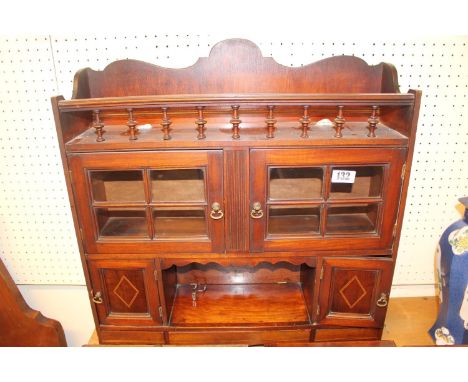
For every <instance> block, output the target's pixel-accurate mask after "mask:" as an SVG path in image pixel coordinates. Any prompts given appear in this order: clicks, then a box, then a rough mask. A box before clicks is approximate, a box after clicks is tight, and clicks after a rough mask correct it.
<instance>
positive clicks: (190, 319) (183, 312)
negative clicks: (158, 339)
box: [170, 283, 310, 327]
mask: <svg viewBox="0 0 468 382" xmlns="http://www.w3.org/2000/svg"><path fill="white" fill-rule="evenodd" d="M170 323H171V325H174V326H197V327H200V326H216V325H223V326H236V325H239V326H245V325H247V326H248V325H250V326H253V325H259V326H261V325H282V324H285V325H286V324H287V325H302V324H304V325H305V324H309V323H310V321H309V315H308V311H307V307H306V303H305V300H304V295H303V293H302V286H301V283H266V284H230V285H216V284H210V285H208V286H207V289H206V291H205V292H201V293H197V300H196V305H195V306H194V303H193V301H192V286H191V285H179V286H178V287H177V294H176V297H175V301H174V307H173V310H172V315H171V318H170Z"/></svg>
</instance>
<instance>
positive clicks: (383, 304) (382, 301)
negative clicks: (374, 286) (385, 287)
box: [377, 293, 388, 308]
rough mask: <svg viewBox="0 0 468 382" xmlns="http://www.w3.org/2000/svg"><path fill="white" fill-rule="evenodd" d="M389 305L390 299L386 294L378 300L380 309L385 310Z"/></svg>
mask: <svg viewBox="0 0 468 382" xmlns="http://www.w3.org/2000/svg"><path fill="white" fill-rule="evenodd" d="M387 305H388V298H387V295H386V294H385V293H382V294H381V295H380V298H379V299H378V300H377V306H378V307H380V308H385V307H386V306H387Z"/></svg>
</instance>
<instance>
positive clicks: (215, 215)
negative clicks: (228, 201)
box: [210, 202, 224, 220]
mask: <svg viewBox="0 0 468 382" xmlns="http://www.w3.org/2000/svg"><path fill="white" fill-rule="evenodd" d="M223 216H224V212H223V210H222V209H221V205H220V204H219V203H218V202H214V203H213V204H212V205H211V212H210V217H211V219H214V220H219V219H221V218H222V217H223Z"/></svg>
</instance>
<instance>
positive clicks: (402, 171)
mask: <svg viewBox="0 0 468 382" xmlns="http://www.w3.org/2000/svg"><path fill="white" fill-rule="evenodd" d="M405 176H406V162H405V163H403V167H402V168H401V180H405Z"/></svg>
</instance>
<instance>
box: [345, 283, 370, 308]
mask: <svg viewBox="0 0 468 382" xmlns="http://www.w3.org/2000/svg"><path fill="white" fill-rule="evenodd" d="M340 294H341V296H342V297H343V299H344V300H345V302H346V305H348V306H349V308H350V309H352V308H354V307H355V306H356V305H357V303H358V302H359V301H361V300H362V299H363V298H364V297H365V296H366V294H367V292H366V290H365V289H364V287H363V286H362V284H361V282H360V281H359V279H358V277H357V276H354V277H353V278H352V279H351V280H349V282H348V283H346V284H345V286H344V287H343V288H341V289H340Z"/></svg>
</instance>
